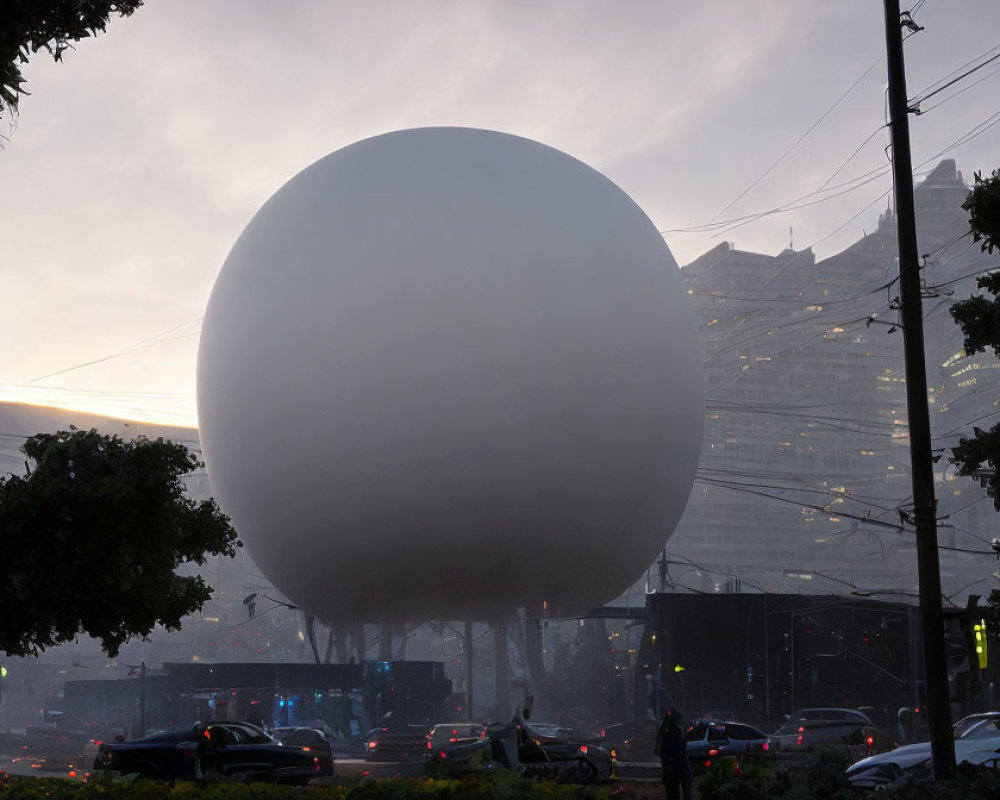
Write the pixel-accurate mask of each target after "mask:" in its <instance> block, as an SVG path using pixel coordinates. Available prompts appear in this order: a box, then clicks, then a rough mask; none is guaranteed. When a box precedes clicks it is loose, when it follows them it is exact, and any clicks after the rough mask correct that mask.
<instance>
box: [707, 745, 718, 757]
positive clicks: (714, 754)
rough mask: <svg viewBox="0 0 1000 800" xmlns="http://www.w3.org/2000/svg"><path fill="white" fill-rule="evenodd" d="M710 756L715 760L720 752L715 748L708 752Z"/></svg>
mask: <svg viewBox="0 0 1000 800" xmlns="http://www.w3.org/2000/svg"><path fill="white" fill-rule="evenodd" d="M708 755H709V756H711V757H712V758H715V757H716V756H717V755H719V751H718V750H716V749H715V748H714V747H713V748H712V749H711V750H709V751H708Z"/></svg>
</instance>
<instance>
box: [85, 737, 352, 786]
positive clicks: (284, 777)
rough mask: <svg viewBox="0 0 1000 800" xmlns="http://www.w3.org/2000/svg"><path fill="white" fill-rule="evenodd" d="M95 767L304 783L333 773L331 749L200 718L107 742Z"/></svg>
mask: <svg viewBox="0 0 1000 800" xmlns="http://www.w3.org/2000/svg"><path fill="white" fill-rule="evenodd" d="M94 773H97V774H101V773H112V774H120V775H127V774H133V773H135V774H139V775H141V776H143V777H147V778H153V779H156V780H174V779H181V780H198V779H201V778H208V777H213V776H217V777H221V778H227V779H231V780H238V781H269V782H273V783H289V784H297V785H300V786H305V785H307V784H309V783H313V782H320V780H319V779H330V778H332V777H333V760H332V759H331V757H330V754H329V752H328V751H327V752H323V751H320V750H313V749H311V748H309V747H291V746H288V745H283V744H281V743H280V742H277V741H275V740H274V739H272V738H271V737H270V736H269V735H268V734H266V733H265V732H264V731H263V730H261V729H260V728H258V727H257V726H256V725H251V724H250V723H248V722H199V723H196V724H195V725H194V726H193V727H192V728H190V729H189V730H174V731H164V732H162V733H154V734H152V735H151V736H146V737H144V738H142V739H133V740H131V741H127V742H115V743H110V742H105V743H104V744H102V745H101V747H100V749H99V750H98V753H97V757H96V758H95V759H94Z"/></svg>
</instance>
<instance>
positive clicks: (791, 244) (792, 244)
mask: <svg viewBox="0 0 1000 800" xmlns="http://www.w3.org/2000/svg"><path fill="white" fill-rule="evenodd" d="M788 249H789V250H794V249H795V236H794V231H793V229H792V226H791V225H789V226H788Z"/></svg>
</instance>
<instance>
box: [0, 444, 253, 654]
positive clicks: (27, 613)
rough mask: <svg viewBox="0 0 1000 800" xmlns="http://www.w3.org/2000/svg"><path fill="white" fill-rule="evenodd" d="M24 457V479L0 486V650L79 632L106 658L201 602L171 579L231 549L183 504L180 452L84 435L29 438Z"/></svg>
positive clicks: (199, 593)
mask: <svg viewBox="0 0 1000 800" xmlns="http://www.w3.org/2000/svg"><path fill="white" fill-rule="evenodd" d="M23 450H24V453H25V454H26V455H27V456H28V458H29V459H30V460H31V461H33V462H34V465H35V466H34V469H32V470H31V471H30V472H29V473H28V474H27V475H25V476H17V475H10V476H8V477H6V478H4V479H2V481H0V554H2V558H0V650H5V651H6V652H7V653H8V654H11V655H28V654H35V655H36V654H38V653H39V652H41V651H42V650H44V649H46V648H48V647H52V646H54V645H58V644H62V643H64V642H67V641H72V640H74V639H75V638H76V637H77V636H78V635H80V634H82V633H86V634H89V635H91V636H93V637H95V638H97V639H100V640H101V645H102V647H103V649H104V651H105V652H106V653H108V655H111V656H114V655H116V654H117V653H118V650H119V648H120V647H121V645H122V644H124V643H125V642H126V641H128V640H129V639H131V638H132V637H135V636H141V637H145V636H148V635H149V634H150V632H151V631H152V630H153V627H154V626H155V625H157V624H159V625H163V626H165V627H166V628H167V629H168V630H177V629H179V628H180V626H181V619H182V618H183V617H184V616H185V615H187V614H190V613H192V612H194V611H197V610H199V609H200V608H201V607H202V606H203V605H204V603H205V601H206V600H208V599H209V597H211V593H212V588H211V587H210V586H208V585H206V584H205V582H204V581H203V580H202V578H201V576H200V575H199V576H195V577H183V576H180V575H176V574H175V573H174V570H175V569H176V568H177V567H178V566H180V565H181V564H185V563H188V562H194V563H196V564H204V563H205V560H206V558H207V556H208V555H227V556H232V555H234V554H235V552H236V548H237V547H239V546H240V543H239V542H238V540H237V538H236V532H235V531H234V530H233V528H232V526H231V525H230V524H229V519H228V518H227V517H226V516H225V515H224V514H223V513H222V512H221V511H220V510H219V507H218V506H217V505H216V503H215V501H214V500H206V501H203V502H195V501H194V500H191V499H190V498H188V497H185V495H184V486H183V483H182V481H181V478H182V476H184V475H186V474H188V473H190V472H191V471H192V470H194V469H195V468H196V467H197V466H199V464H198V461H197V459H196V458H195V457H194V456H193V455H192V454H191V453H190V452H188V450H187V448H185V447H184V446H183V445H180V444H175V443H173V442H169V441H165V440H164V439H157V440H156V441H151V440H148V439H146V438H144V437H140V438H138V439H135V440H134V441H131V442H125V441H123V440H121V439H120V438H119V437H117V436H106V435H102V434H99V433H97V431H94V430H91V431H71V432H66V431H61V432H59V433H55V434H46V433H40V434H37V435H35V436H32V437H31V438H30V439H28V440H27V442H26V443H25V445H24V448H23Z"/></svg>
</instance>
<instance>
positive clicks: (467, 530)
mask: <svg viewBox="0 0 1000 800" xmlns="http://www.w3.org/2000/svg"><path fill="white" fill-rule="evenodd" d="M198 414H199V419H200V428H201V439H202V446H203V449H204V455H205V459H206V462H207V466H208V472H209V478H210V481H211V485H212V489H213V492H214V493H215V496H216V498H217V499H218V500H219V502H220V504H221V506H222V508H223V509H224V510H225V511H226V512H227V513H228V514H230V516H231V517H232V519H233V523H234V525H235V526H236V529H237V530H238V531H239V534H240V537H241V538H242V540H243V541H244V543H245V544H246V547H247V549H248V551H249V553H250V555H251V556H252V557H253V559H254V561H255V562H256V563H257V565H258V566H259V567H260V569H261V570H262V571H263V572H264V574H265V575H266V576H267V577H268V578H269V579H270V580H271V581H272V582H273V583H274V585H275V586H276V587H277V588H278V589H280V590H281V591H282V592H283V593H284V594H285V595H286V596H288V597H289V598H290V599H292V600H293V601H295V602H296V603H299V604H300V605H302V606H303V607H304V608H306V609H308V610H309V611H311V612H313V613H315V614H317V615H318V616H319V617H320V618H322V619H325V620H330V621H377V620H392V619H395V620H413V621H420V620H425V619H455V618H469V617H473V618H487V617H492V616H497V615H504V614H514V613H517V610H518V609H520V608H524V609H526V610H527V611H528V612H529V613H537V612H538V611H539V610H540V609H541V608H542V605H543V603H545V602H547V603H548V609H549V613H552V614H557V615H558V614H563V615H572V614H575V613H580V612H585V611H587V610H589V609H591V608H594V607H596V606H598V605H600V604H602V603H604V602H607V601H608V600H610V599H613V598H614V597H615V596H617V595H618V594H619V593H621V592H622V591H624V590H625V589H626V588H627V587H628V586H629V585H630V583H631V582H632V581H634V580H635V579H636V578H637V577H638V576H639V575H641V573H642V572H643V570H645V569H646V567H647V566H648V565H649V564H650V563H651V562H652V561H653V559H654V558H655V557H656V554H657V553H658V552H659V550H660V548H662V547H663V545H664V543H665V542H666V540H667V538H668V537H669V536H670V533H671V532H672V530H673V528H674V525H675V524H676V522H677V520H678V518H679V517H680V514H681V512H682V511H683V509H684V505H685V503H686V502H687V497H688V493H689V491H690V488H691V484H692V482H693V479H694V474H695V468H696V465H697V461H698V456H699V453H700V449H701V431H702V417H703V381H702V374H701V347H700V344H699V340H698V335H697V330H696V327H695V323H694V317H693V314H692V311H691V309H690V306H689V302H688V297H687V294H686V292H685V291H684V288H683V284H682V281H681V275H680V271H679V269H678V267H677V264H676V262H675V261H674V259H673V257H672V256H671V254H670V252H669V250H668V249H667V247H666V245H665V244H664V242H663V239H662V237H661V236H660V235H659V233H658V232H657V230H656V228H655V227H654V226H653V224H652V223H651V222H650V220H649V219H648V218H647V217H646V216H645V214H643V212H642V211H641V210H640V209H639V208H638V206H636V204H635V203H634V202H632V200H631V199H630V198H629V197H628V196H627V195H626V194H625V193H624V192H622V191H621V190H620V189H619V188H618V187H617V186H615V185H614V184H613V183H611V182H610V181H609V180H607V179H606V178H605V177H603V176H602V175H600V174H599V173H598V172H595V171H594V170H593V169H591V168H590V167H588V166H586V165H585V164H583V163H581V162H580V161H577V160H576V159H573V158H571V157H569V156H567V155H565V154H564V153H562V152H559V151H558V150H554V149H552V148H550V147H546V146H544V145H541V144H538V143H537V142H533V141H531V140H528V139H522V138H519V137H515V136H510V135H507V134H501V133H494V132H490V131H483V130H474V129H467V128H426V129H417V130H407V131H399V132H396V133H389V134H385V135H382V136H376V137H374V138H371V139H366V140H364V141H361V142H358V143H356V144H353V145H351V146H349V147H345V148H343V149H342V150H338V151H336V152H334V153H332V154H330V155H329V156H327V157H325V158H323V159H321V160H320V161H317V162H316V163H315V164H313V165H312V166H310V167H308V168H307V169H305V170H303V171H302V172H300V173H299V174H298V175H296V176H295V177H294V178H292V179H291V180H290V181H289V182H288V183H287V184H285V185H284V186H283V187H282V188H281V189H280V190H279V191H278V192H277V193H276V194H275V195H274V196H273V197H271V199H270V200H268V201H267V203H265V204H264V206H263V207H262V208H261V209H260V211H258V212H257V214H256V215H255V216H254V218H253V219H252V220H251V221H250V224H249V225H247V228H246V230H244V231H243V234H242V235H241V236H240V238H239V239H238V240H237V242H236V244H235V245H234V247H233V249H232V252H231V253H230V254H229V257H228V258H227V259H226V263H225V265H224V266H223V268H222V271H221V273H220V275H219V278H218V281H217V282H216V285H215V289H214V290H213V292H212V297H211V300H210V302H209V306H208V311H207V313H206V316H205V322H204V326H203V328H202V335H201V347H200V352H199V356H198Z"/></svg>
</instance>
